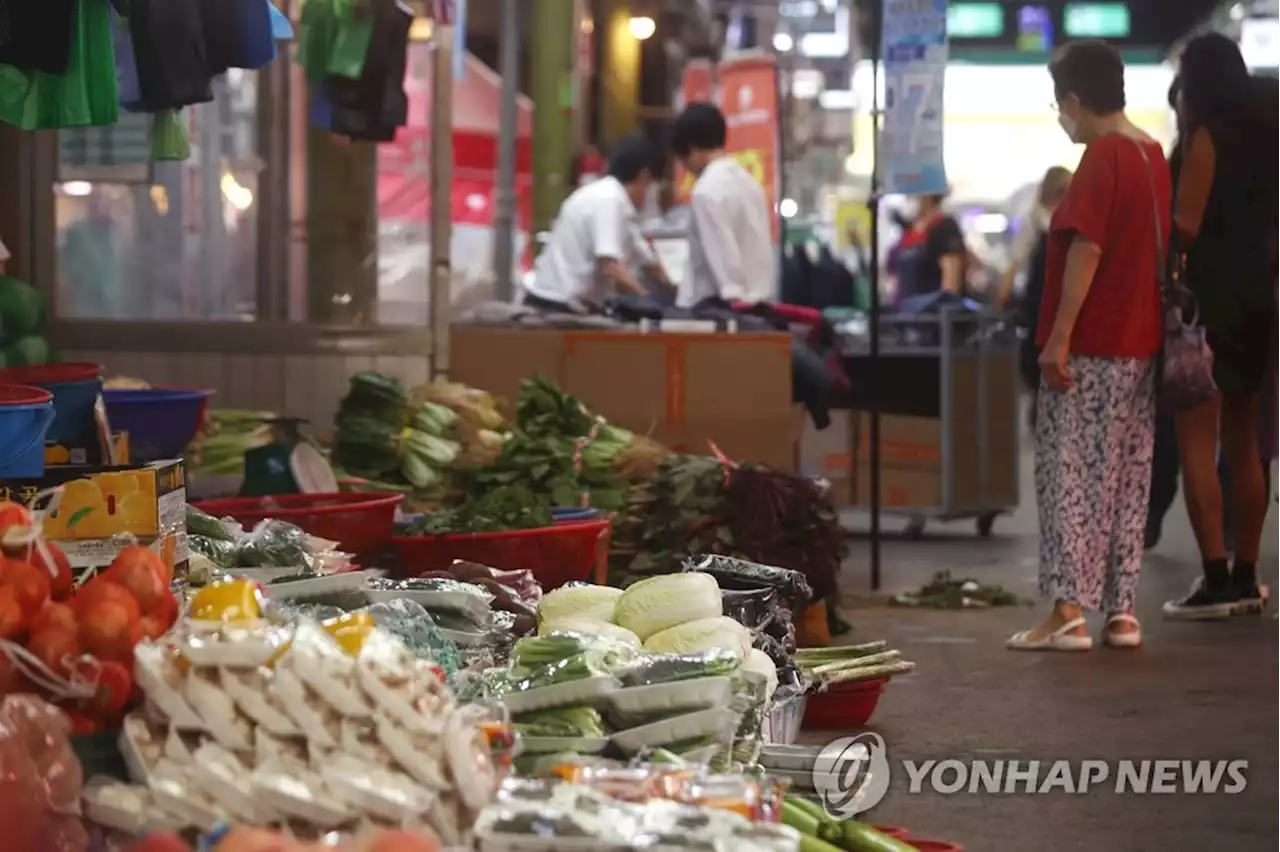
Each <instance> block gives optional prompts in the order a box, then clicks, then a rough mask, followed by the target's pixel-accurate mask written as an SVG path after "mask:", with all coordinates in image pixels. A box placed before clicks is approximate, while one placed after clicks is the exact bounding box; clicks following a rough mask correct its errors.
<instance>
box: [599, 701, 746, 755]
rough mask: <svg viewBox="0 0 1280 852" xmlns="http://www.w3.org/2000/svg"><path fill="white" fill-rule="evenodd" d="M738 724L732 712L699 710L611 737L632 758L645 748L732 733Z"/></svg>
mask: <svg viewBox="0 0 1280 852" xmlns="http://www.w3.org/2000/svg"><path fill="white" fill-rule="evenodd" d="M737 721H738V714H737V713H734V712H733V711H732V710H723V709H718V710H699V711H698V712H697V713H686V714H685V715H683V716H675V717H673V718H671V719H663V720H662V721H661V722H654V723H653V724H651V725H642V726H640V727H639V728H632V729H631V730H629V731H619V732H618V733H616V734H614V735H613V737H611V739H612V741H613V744H614V745H616V746H617V747H618V748H620V749H622V750H623V751H625V752H627V753H628V754H635V753H636V752H639V751H642V750H644V749H645V748H650V747H652V748H657V747H658V746H664V745H667V744H668V743H678V742H683V741H684V740H692V739H697V738H698V737H705V736H708V735H709V734H717V733H720V732H721V731H724V730H726V729H731V728H732V727H733V726H734V725H735V724H736V723H737Z"/></svg>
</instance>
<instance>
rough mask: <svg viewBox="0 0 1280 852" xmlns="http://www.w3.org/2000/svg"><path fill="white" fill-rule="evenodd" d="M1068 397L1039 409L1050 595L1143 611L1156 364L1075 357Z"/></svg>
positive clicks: (1039, 477) (1052, 398)
mask: <svg viewBox="0 0 1280 852" xmlns="http://www.w3.org/2000/svg"><path fill="white" fill-rule="evenodd" d="M1067 366H1068V369H1069V370H1070V372H1071V374H1072V376H1073V378H1074V380H1075V383H1074V385H1073V386H1072V388H1071V389H1070V390H1068V391H1067V392H1065V393H1055V392H1053V391H1051V390H1049V389H1048V388H1047V387H1045V386H1044V384H1043V383H1042V384H1041V387H1040V394H1039V400H1038V403H1037V407H1036V503H1037V505H1038V506H1039V509H1040V594H1041V595H1043V596H1044V597H1045V598H1048V599H1049V600H1052V601H1061V602H1063V603H1071V604H1076V605H1077V606H1079V607H1081V608H1082V609H1085V610H1090V611H1095V610H1103V611H1105V612H1106V613H1107V614H1114V613H1119V612H1125V611H1126V610H1128V609H1129V608H1130V607H1131V606H1132V605H1133V599H1134V595H1135V592H1136V590H1137V586H1138V574H1139V571H1140V570H1141V568H1142V550H1143V538H1144V534H1145V532H1146V525H1147V504H1148V502H1149V498H1150V491H1151V459H1152V454H1153V453H1152V450H1153V445H1154V443H1155V410H1156V399H1155V368H1154V362H1153V361H1149V360H1142V359H1137V358H1094V357H1089V356H1083V355H1073V356H1071V357H1070V358H1069V359H1068V362H1067Z"/></svg>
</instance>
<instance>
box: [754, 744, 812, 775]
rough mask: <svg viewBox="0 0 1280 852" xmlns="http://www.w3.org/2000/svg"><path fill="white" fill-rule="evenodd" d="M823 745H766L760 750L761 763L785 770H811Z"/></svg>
mask: <svg viewBox="0 0 1280 852" xmlns="http://www.w3.org/2000/svg"><path fill="white" fill-rule="evenodd" d="M821 753H822V746H798V745H766V746H765V747H764V748H762V749H761V750H760V765H761V766H763V767H764V768H766V769H777V770H780V771H784V772H811V771H813V764H814V762H815V761H816V760H817V759H818V755H819V754H821Z"/></svg>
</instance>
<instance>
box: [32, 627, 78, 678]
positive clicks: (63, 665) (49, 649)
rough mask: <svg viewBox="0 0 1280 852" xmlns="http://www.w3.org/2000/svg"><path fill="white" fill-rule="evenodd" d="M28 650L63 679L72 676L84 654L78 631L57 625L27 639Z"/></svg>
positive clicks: (35, 633) (37, 632)
mask: <svg viewBox="0 0 1280 852" xmlns="http://www.w3.org/2000/svg"><path fill="white" fill-rule="evenodd" d="M27 650H28V651H30V652H31V655H32V656H33V657H35V658H36V659H37V660H39V661H40V662H42V663H44V664H45V666H46V667H47V668H48V669H49V671H51V672H54V673H55V674H58V675H61V676H63V677H66V676H67V675H68V674H70V672H71V669H72V667H73V666H74V665H75V661H76V659H77V658H78V657H80V655H81V654H83V653H84V649H83V648H81V646H80V640H79V639H78V638H77V636H76V631H75V630H74V629H71V630H68V629H66V628H64V627H59V626H57V625H49V626H46V627H44V628H43V629H41V630H39V631H35V632H33V633H32V634H31V636H30V637H29V638H28V639H27Z"/></svg>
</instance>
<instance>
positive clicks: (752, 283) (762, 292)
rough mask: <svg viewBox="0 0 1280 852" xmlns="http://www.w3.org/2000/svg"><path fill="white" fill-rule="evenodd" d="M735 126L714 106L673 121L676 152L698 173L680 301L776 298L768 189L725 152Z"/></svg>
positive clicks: (694, 108) (693, 107) (688, 303)
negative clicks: (687, 265)
mask: <svg viewBox="0 0 1280 852" xmlns="http://www.w3.org/2000/svg"><path fill="white" fill-rule="evenodd" d="M727 135H728V126H727V125H726V123H725V119H724V113H722V112H720V110H719V109H718V108H717V107H716V106H714V105H713V104H707V103H698V104H690V105H689V106H688V107H687V108H686V109H685V110H684V112H682V113H681V114H680V115H679V116H678V117H677V118H676V120H675V122H674V123H673V124H672V126H671V150H672V153H674V154H675V155H676V157H678V158H679V159H680V161H681V162H682V163H683V164H684V167H685V168H686V169H688V170H689V171H690V172H691V173H693V174H694V175H695V176H696V177H697V181H696V182H695V183H694V185H693V194H692V197H691V198H690V201H689V212H690V219H691V226H690V229H689V269H688V272H687V273H686V274H685V276H684V279H683V280H682V281H681V282H680V289H679V293H678V295H677V297H676V304H677V305H678V306H679V307H682V308H691V307H693V306H694V305H697V304H698V303H700V302H703V301H706V300H707V299H723V300H725V301H734V300H738V299H740V300H742V301H745V302H768V301H773V300H774V299H776V298H777V281H778V255H777V251H776V249H775V247H774V244H773V210H772V209H771V208H770V206H769V201H768V198H767V197H766V196H765V193H764V188H763V187H762V186H760V183H759V182H758V181H757V180H756V179H755V178H754V177H752V175H751V173H750V172H748V171H747V170H746V169H744V168H743V167H742V166H741V165H740V164H739V163H738V162H737V161H736V160H734V159H733V157H731V156H729V155H727V154H726V153H725V139H726V137H727Z"/></svg>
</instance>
